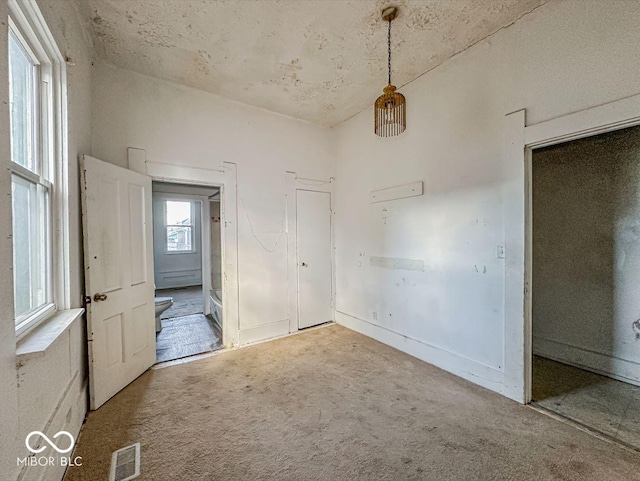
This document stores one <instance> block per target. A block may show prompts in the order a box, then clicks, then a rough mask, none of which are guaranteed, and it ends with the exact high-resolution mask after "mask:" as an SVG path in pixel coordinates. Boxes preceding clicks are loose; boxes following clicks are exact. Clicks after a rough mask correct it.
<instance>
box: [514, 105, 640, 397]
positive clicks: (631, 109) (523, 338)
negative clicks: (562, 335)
mask: <svg viewBox="0 0 640 481" xmlns="http://www.w3.org/2000/svg"><path fill="white" fill-rule="evenodd" d="M636 125H640V95H634V96H632V97H627V98H625V99H622V100H617V101H614V102H610V103H607V104H604V105H600V106H597V107H592V108H590V109H586V110H582V111H580V112H576V113H572V114H569V115H564V116H562V117H558V118H555V119H552V120H548V121H545V122H541V123H538V124H535V125H530V126H527V125H526V122H525V111H524V110H519V111H516V112H512V113H510V114H508V115H507V116H506V117H505V143H504V150H503V161H504V163H503V166H504V173H505V184H504V230H505V249H506V264H505V284H504V292H505V310H504V315H505V321H506V322H505V337H504V339H505V371H504V372H505V382H504V392H503V394H505V395H506V396H508V397H510V398H512V399H514V400H516V401H519V402H522V403H525V404H528V403H529V402H531V387H532V379H531V378H532V372H531V369H532V356H533V352H532V323H531V302H532V292H531V272H532V230H531V224H532V222H531V221H532V206H531V195H532V192H531V168H532V152H533V150H534V149H537V148H540V147H548V146H550V145H555V144H560V143H563V142H568V141H571V140H577V139H581V138H584V137H591V136H593V135H598V134H603V133H607V132H612V131H614V130H620V129H624V128H627V127H633V126H636Z"/></svg>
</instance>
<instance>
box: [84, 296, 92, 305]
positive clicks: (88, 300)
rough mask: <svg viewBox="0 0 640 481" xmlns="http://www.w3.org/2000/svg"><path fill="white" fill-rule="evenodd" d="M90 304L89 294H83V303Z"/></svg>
mask: <svg viewBox="0 0 640 481" xmlns="http://www.w3.org/2000/svg"><path fill="white" fill-rule="evenodd" d="M87 304H91V296H84V305H85V306H86V305H87Z"/></svg>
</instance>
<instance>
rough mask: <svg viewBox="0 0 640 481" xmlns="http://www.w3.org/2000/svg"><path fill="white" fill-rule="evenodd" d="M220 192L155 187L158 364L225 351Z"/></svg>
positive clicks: (161, 184)
mask: <svg viewBox="0 0 640 481" xmlns="http://www.w3.org/2000/svg"><path fill="white" fill-rule="evenodd" d="M220 217H221V208H220V189H219V188H218V187H208V186H196V185H184V184H174V183H166V182H154V183H153V250H154V272H155V287H156V292H155V294H156V300H155V305H156V361H157V362H166V361H173V360H176V359H181V358H185V357H189V356H193V355H196V354H202V353H205V352H210V351H215V350H217V349H221V348H222V347H223V345H222V302H221V298H222V296H221V292H222V278H221V275H222V269H221V259H222V255H221V254H222V245H221V229H220Z"/></svg>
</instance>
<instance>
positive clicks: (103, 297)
mask: <svg viewBox="0 0 640 481" xmlns="http://www.w3.org/2000/svg"><path fill="white" fill-rule="evenodd" d="M93 300H94V301H96V302H100V301H106V300H107V295H106V294H101V293H97V294H96V295H95V296H93Z"/></svg>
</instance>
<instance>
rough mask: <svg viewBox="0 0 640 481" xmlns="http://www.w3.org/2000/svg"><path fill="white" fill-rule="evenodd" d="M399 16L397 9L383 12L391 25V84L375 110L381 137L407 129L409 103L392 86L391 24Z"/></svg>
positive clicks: (389, 32) (386, 9) (383, 16)
mask: <svg viewBox="0 0 640 481" xmlns="http://www.w3.org/2000/svg"><path fill="white" fill-rule="evenodd" d="M397 16H398V9H397V8H396V7H387V8H385V9H384V10H383V11H382V18H383V20H384V21H385V22H388V24H389V28H388V33H387V53H388V55H389V57H388V59H389V60H388V62H387V66H388V68H389V84H388V85H387V86H386V87H385V88H384V89H383V92H384V93H383V94H382V95H381V96H380V97H378V98H377V99H376V103H375V105H374V108H373V110H374V115H375V119H374V120H375V133H376V135H379V136H380V137H393V136H394V135H398V134H401V133H402V132H404V129H405V128H406V127H407V107H406V104H407V102H406V100H405V98H404V95H402V94H401V93H399V92H396V87H395V86H394V85H391V22H392V21H393V19H394V18H396V17H397Z"/></svg>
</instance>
